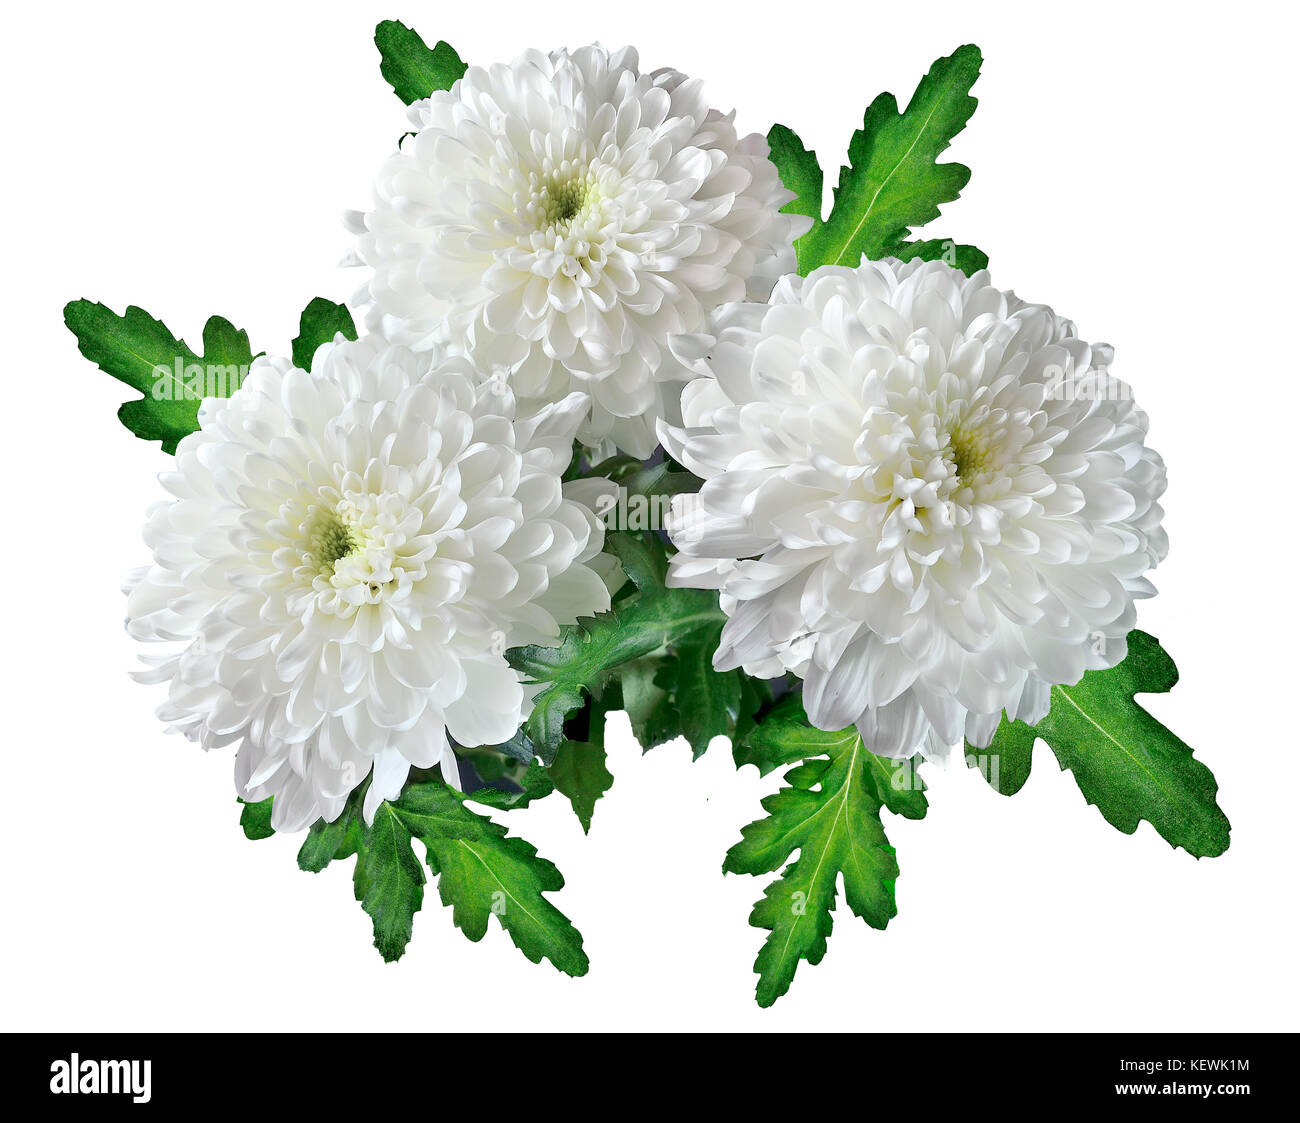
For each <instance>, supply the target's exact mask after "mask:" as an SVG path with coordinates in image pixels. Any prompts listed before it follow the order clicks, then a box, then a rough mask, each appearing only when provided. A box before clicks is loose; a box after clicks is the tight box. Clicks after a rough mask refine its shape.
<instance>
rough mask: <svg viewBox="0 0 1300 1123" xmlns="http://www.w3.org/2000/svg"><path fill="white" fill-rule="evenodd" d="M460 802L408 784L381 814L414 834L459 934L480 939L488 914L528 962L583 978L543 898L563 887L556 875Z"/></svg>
mask: <svg viewBox="0 0 1300 1123" xmlns="http://www.w3.org/2000/svg"><path fill="white" fill-rule="evenodd" d="M464 798H465V797H462V796H461V795H460V794H459V793H457V792H454V791H452V789H450V788H449V787H447V786H446V785H445V784H443V783H440V782H437V781H430V782H427V783H415V784H410V785H408V786H407V788H406V790H405V791H404V792H403V793H402V796H401V798H400V799H399V800H397V802H396V803H393V804H384V805H383V808H381V811H385V810H386V812H387V814H388V815H389V816H390V817H392V818H393V819H395V820H397V821H398V822H399V823H400V824H401V825H402V828H403V829H404V830H405V831H408V832H409V833H408V834H407V838H408V840H409V838H410V836H411V835H414V836H415V837H417V838H419V839H420V841H421V842H423V843H424V845H425V847H426V848H427V851H428V863H429V868H430V869H431V870H433V871H434V872H435V873H436V874H438V895H439V896H440V897H441V898H442V902H443V904H445V905H449V906H451V909H452V919H453V921H454V922H455V924H456V926H457V927H458V928H460V929H461V931H463V932H464V933H465V935H466V936H468V937H469V938H470V939H471V940H480V939H482V938H483V935H484V933H485V932H486V931H487V926H488V918H489V917H491V916H495V917H496V918H497V920H498V922H499V923H500V924H501V927H503V928H504V929H505V930H506V932H508V933H509V935H510V938H511V940H513V941H514V944H515V946H516V947H517V948H519V950H520V951H522V952H523V953H524V955H525V956H526V957H527V958H528V959H530V960H531V961H532V962H534V963H539V962H541V960H542V959H543V958H546V959H549V960H550V961H551V962H552V963H553V964H554V965H555V966H556V967H557V968H558V969H559V970H561V971H563V972H564V973H565V974H568V975H575V976H577V975H585V974H586V973H587V967H588V962H587V956H586V954H585V953H584V952H583V950H582V936H581V935H580V934H579V933H578V930H577V929H576V928H574V927H573V925H572V924H571V923H570V922H569V919H568V917H566V916H565V915H564V914H563V913H562V912H560V910H559V909H557V908H556V907H555V906H554V905H552V904H551V903H550V901H549V900H547V898H546V897H545V896H544V894H546V893H552V892H555V891H557V890H559V889H562V888H563V887H564V878H563V877H561V876H560V871H559V870H557V869H556V868H555V867H554V866H553V865H552V864H551V863H550V862H548V861H546V860H545V859H544V858H539V857H538V856H537V851H536V850H535V849H534V848H533V847H532V846H530V845H529V844H528V843H527V842H525V841H524V840H523V839H521V838H517V837H514V836H512V835H509V834H508V833H507V831H506V829H505V827H501V826H498V825H497V824H496V823H494V822H492V820H490V819H487V818H485V817H484V816H482V815H478V814H476V813H475V812H473V811H471V810H470V809H469V808H468V807H466V806H465V804H464ZM378 818H379V816H378V814H377V815H376V822H378ZM408 852H409V847H408Z"/></svg>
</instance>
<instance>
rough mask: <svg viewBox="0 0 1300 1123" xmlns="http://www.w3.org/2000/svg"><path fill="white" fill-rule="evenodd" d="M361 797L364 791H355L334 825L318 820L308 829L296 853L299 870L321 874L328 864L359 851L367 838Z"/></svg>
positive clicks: (362, 789) (359, 789)
mask: <svg viewBox="0 0 1300 1123" xmlns="http://www.w3.org/2000/svg"><path fill="white" fill-rule="evenodd" d="M363 795H364V788H358V789H357V790H356V791H355V792H353V793H352V796H351V797H350V798H349V799H348V802H347V804H346V806H344V808H343V811H342V812H341V813H340V815H339V817H338V818H337V819H335V820H334V822H332V823H327V822H325V820H324V819H317V820H316V821H315V822H314V823H312V825H311V826H310V827H308V828H307V837H306V838H305V839H303V843H302V846H301V847H300V848H299V850H298V868H299V869H301V870H306V871H307V872H308V873H320V871H321V870H323V869H324V868H325V867H326V866H328V865H329V864H330V862H333V861H340V860H342V859H343V858H348V857H351V856H352V855H353V854H356V853H358V852H359V851H360V850H361V847H362V846H363V845H364V843H365V835H366V827H365V823H364V822H362V819H361V797H362V796H363Z"/></svg>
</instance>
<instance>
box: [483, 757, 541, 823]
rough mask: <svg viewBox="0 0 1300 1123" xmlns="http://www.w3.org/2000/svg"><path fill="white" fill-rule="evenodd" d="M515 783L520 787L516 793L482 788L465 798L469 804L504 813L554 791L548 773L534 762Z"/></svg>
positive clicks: (530, 763) (531, 761)
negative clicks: (476, 804) (495, 809)
mask: <svg viewBox="0 0 1300 1123" xmlns="http://www.w3.org/2000/svg"><path fill="white" fill-rule="evenodd" d="M516 782H517V783H518V785H519V787H520V790H519V791H517V792H508V791H505V790H504V789H502V788H493V787H483V788H478V789H477V790H475V791H472V792H467V793H466V794H465V798H466V799H467V800H469V801H470V802H471V803H481V804H482V805H483V806H484V807H496V808H498V809H500V810H502V811H505V810H508V809H510V808H514V807H527V806H528V805H529V804H530V803H532V802H533V801H534V800H537V799H544V798H545V797H546V796H548V795H550V794H551V793H552V792H553V791H555V781H554V780H553V779H552V778H551V774H550V772H548V771H547V770H546V768H544V767H543V766H542V765H541V764H540V763H538V761H536V760H530V761H529V762H528V767H527V769H525V771H524V774H523V775H522V776H520V777H519V778H518V779H517V781H516Z"/></svg>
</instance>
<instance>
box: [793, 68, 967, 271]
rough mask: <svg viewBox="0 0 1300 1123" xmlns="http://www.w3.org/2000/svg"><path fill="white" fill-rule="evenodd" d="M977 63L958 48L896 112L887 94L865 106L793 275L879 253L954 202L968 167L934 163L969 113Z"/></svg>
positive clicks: (898, 243) (852, 263) (803, 243)
mask: <svg viewBox="0 0 1300 1123" xmlns="http://www.w3.org/2000/svg"><path fill="white" fill-rule="evenodd" d="M980 62H981V58H980V52H979V48H978V47H975V46H970V45H968V46H964V47H959V48H958V49H957V50H956V51H955V52H954V53H953V54H951V55H949V56H948V57H947V58H942V59H939V60H938V61H937V62H936V63H935V64H934V65H933V66H932V67H931V68H930V72H929V73H928V74H927V75H926V76H925V77H924V78H923V79H922V80H921V83H920V85H919V86H917V88H916V93H915V94H913V95H912V100H911V101H910V102H908V105H907V108H906V109H905V110H903V112H902V113H900V112H899V111H898V103H897V101H895V99H894V96H893V94H881V95H880V96H879V97H878V98H876V100H875V101H873V102H872V103H871V105H870V107H869V108H868V109H867V112H866V116H865V118H864V119H863V124H862V128H861V129H859V130H858V131H857V132H855V133H854V134H853V139H852V141H851V142H850V143H849V163H848V165H847V166H846V167H843V168H841V169H840V180H839V185H838V186H837V187H836V188H835V204H834V206H833V208H832V209H831V213H830V217H829V218H827V219H826V221H825V222H823V223H820V224H819V225H815V226H814V227H813V229H812V230H811V231H809V232H808V233H807V234H806V235H804V237H803V238H802V239H801V242H800V246H799V251H800V252H799V268H800V272H803V273H807V272H809V271H811V270H812V269H814V268H816V267H817V266H819V265H848V266H856V265H857V264H858V262H859V261H860V260H861V258H862V256H863V255H864V254H865V255H866V256H867V257H869V258H880V257H884V256H887V255H888V252H889V251H890V249H891V248H893V247H898V246H901V245H902V244H903V243H904V242H906V241H907V239H908V235H909V231H910V230H911V229H912V228H914V227H917V226H922V225H924V224H925V223H927V222H929V221H930V220H931V219H934V218H937V217H938V215H939V207H940V205H941V204H943V203H948V202H951V201H952V200H953V199H956V198H957V196H958V195H959V194H960V193H961V189H962V188H963V187H965V186H966V183H967V181H968V180H969V179H970V169H969V168H966V167H964V166H963V165H961V164H956V163H947V164H940V163H938V162H937V160H938V157H939V155H940V154H941V153H942V152H943V151H944V150H945V149H946V148H947V147H948V145H949V144H951V143H952V139H953V137H955V136H956V135H957V134H958V133H959V132H960V131H961V130H962V128H963V127H964V126H965V124H966V122H967V121H968V120H969V119H970V115H971V114H972V113H973V112H974V111H975V104H976V103H975V99H974V98H973V97H971V96H970V88H971V86H972V85H974V83H975V79H976V78H977V77H978V76H979V70H980Z"/></svg>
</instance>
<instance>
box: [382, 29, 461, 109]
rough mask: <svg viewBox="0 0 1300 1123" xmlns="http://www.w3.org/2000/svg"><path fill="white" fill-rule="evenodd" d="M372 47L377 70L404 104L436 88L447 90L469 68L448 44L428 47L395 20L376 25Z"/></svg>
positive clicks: (416, 99) (422, 96) (424, 96)
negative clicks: (374, 48)
mask: <svg viewBox="0 0 1300 1123" xmlns="http://www.w3.org/2000/svg"><path fill="white" fill-rule="evenodd" d="M375 46H376V47H378V48H379V73H380V74H382V75H383V76H384V78H385V80H386V81H387V82H388V84H389V85H390V86H392V87H393V92H394V93H395V94H397V96H398V97H400V98H401V99H402V101H404V102H405V103H406V104H407V105H410V104H411V103H412V102H414V101H419V100H420V99H421V98H426V97H428V96H429V95H430V94H431V93H433V92H434V91H435V90H450V89H451V87H452V85H453V84H454V83H455V82H456V81H457V79H459V78H460V77H461V76H462V75H463V74H464V73H465V71H466V69H468V68H467V67H466V66H465V64H464V63H463V62H461V60H460V56H459V55H458V54H457V53H456V52H455V51H454V50H452V48H451V47H450V46H449V45H448V44H447V43H443V42H439V43H438V44H437V45H436V46H435V47H433V49H432V50H431V49H430V48H429V47H428V46H427V45H426V44H425V42H424V40H423V39H421V38H420V36H419V35H417V34H416V33H415V32H414V31H412V30H411V29H410V28H409V27H407V26H406V25H405V24H403V23H398V22H397V20H384V22H383V23H381V24H380V25H379V26H378V27H376V28H375Z"/></svg>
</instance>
